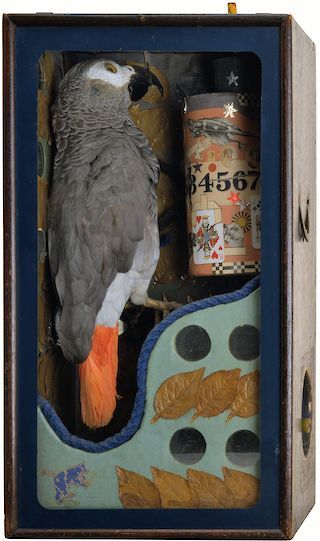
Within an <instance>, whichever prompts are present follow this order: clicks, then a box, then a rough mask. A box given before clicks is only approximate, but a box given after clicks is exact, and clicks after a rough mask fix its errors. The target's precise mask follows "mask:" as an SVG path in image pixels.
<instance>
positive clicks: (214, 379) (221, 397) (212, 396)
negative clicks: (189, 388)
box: [192, 368, 241, 419]
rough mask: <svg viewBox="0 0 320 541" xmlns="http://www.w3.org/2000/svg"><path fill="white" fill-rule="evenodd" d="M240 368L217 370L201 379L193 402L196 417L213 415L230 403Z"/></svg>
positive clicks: (227, 406)
mask: <svg viewBox="0 0 320 541" xmlns="http://www.w3.org/2000/svg"><path fill="white" fill-rule="evenodd" d="M240 372H241V371H240V369H239V368H236V369H235V370H219V371H218V372H213V374H210V375H209V376H207V377H206V378H205V379H204V380H202V382H201V384H200V388H199V393H198V399H197V401H196V404H195V414H194V416H193V417H192V419H196V418H197V417H199V416H200V417H215V416H216V415H219V414H220V413H222V412H223V411H225V410H226V409H227V408H229V407H230V405H231V404H232V402H233V400H234V398H235V395H236V392H237V387H238V381H239V378H240Z"/></svg>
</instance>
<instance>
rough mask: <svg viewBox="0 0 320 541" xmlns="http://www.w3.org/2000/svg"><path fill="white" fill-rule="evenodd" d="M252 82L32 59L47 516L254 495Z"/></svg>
mask: <svg viewBox="0 0 320 541" xmlns="http://www.w3.org/2000/svg"><path fill="white" fill-rule="evenodd" d="M260 71H261V67H260V62H259V60H258V58H257V57H256V56H255V55H253V54H250V53H239V54H233V53H232V54H231V53H216V52H214V51H213V52H212V53H174V52H172V53H146V52H144V53H143V52H141V51H136V52H134V51H130V52H129V51H127V52H103V53H101V52H99V53H98V52H76V51H73V52H67V51H66V52H62V53H61V52H55V51H48V52H46V53H45V54H44V55H43V56H42V57H41V58H40V60H39V90H38V179H37V181H38V230H39V235H38V238H39V242H38V254H39V255H38V276H39V278H38V285H39V298H38V314H39V320H38V346H39V360H38V390H39V416H38V499H39V502H40V504H41V505H42V506H43V507H45V508H48V509H54V510H61V509H73V508H75V509H87V508H88V509H109V508H110V509H112V508H115V509H116V508H133V509H136V508H149V509H150V508H160V507H162V508H212V509H218V508H230V509H231V508H247V507H252V506H253V505H255V504H256V503H257V501H258V500H259V497H260V485H259V477H260V415H259V407H260V395H259V383H260V371H259V369H260V290H259V280H258V276H256V275H257V274H258V273H259V270H260V221H261V218H260V213H261V204H260V191H261V189H260V165H259V155H260V137H259V135H260V123H259V115H260V76H261V73H260ZM65 76H66V77H65ZM64 77H65V78H64ZM156 185H157V188H156ZM156 202H157V206H156ZM158 245H159V246H158ZM305 403H307V399H306V400H305ZM305 439H306V438H305ZM304 445H306V444H305V443H304Z"/></svg>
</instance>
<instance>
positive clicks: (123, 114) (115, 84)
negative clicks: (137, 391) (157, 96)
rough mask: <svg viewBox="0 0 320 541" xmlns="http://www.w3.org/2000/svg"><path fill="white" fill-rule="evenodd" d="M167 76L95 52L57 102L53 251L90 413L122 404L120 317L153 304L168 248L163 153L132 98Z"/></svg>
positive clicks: (61, 321)
mask: <svg viewBox="0 0 320 541" xmlns="http://www.w3.org/2000/svg"><path fill="white" fill-rule="evenodd" d="M153 84H155V85H157V86H158V88H159V90H160V92H161V93H162V92H163V90H162V86H161V83H160V81H159V80H158V79H157V78H156V77H155V75H154V74H152V73H151V72H150V71H149V70H148V69H144V68H133V67H132V66H128V65H126V66H120V65H118V64H117V63H116V62H113V61H111V60H94V61H92V60H90V61H86V62H81V63H79V64H77V65H75V66H74V67H73V68H71V69H70V70H69V71H68V72H67V74H66V76H65V77H64V79H63V80H62V82H61V84H60V87H59V89H58V95H57V99H56V102H55V104H54V107H53V130H54V135H55V142H56V155H55V161H54V173H53V182H52V186H51V191H50V196H49V202H48V252H49V263H50V269H51V274H52V277H53V280H54V283H55V287H56V291H57V295H58V300H59V305H60V307H59V310H58V313H57V316H56V331H57V334H58V338H59V343H60V346H61V348H62V351H63V354H64V356H65V358H66V359H67V360H68V361H70V362H72V363H76V364H79V379H80V401H81V416H82V420H83V422H84V423H85V424H86V425H87V426H89V427H91V428H97V427H100V426H104V425H106V424H108V422H109V421H110V419H111V418H112V416H113V412H114V409H115V407H116V398H117V393H116V378H117V367H118V321H119V319H120V316H121V313H122V311H123V309H124V306H125V304H126V302H127V301H128V299H130V300H131V301H132V302H133V303H135V304H140V305H142V304H144V303H145V302H146V299H147V290H148V286H149V283H150V280H151V278H152V275H153V273H154V271H155V268H156V265H157V261H158V258H159V232H158V221H157V197H156V186H157V182H158V177H159V165H158V161H157V159H156V157H155V155H154V153H153V151H152V150H151V147H150V145H149V143H148V141H147V139H146V138H145V136H144V135H143V134H142V132H141V131H140V130H139V129H138V128H137V127H136V125H135V124H134V122H133V121H132V119H131V117H130V113H129V107H130V105H131V104H132V102H136V101H137V100H139V99H140V98H142V97H143V96H144V94H145V93H146V92H147V90H148V87H149V86H150V85H153Z"/></svg>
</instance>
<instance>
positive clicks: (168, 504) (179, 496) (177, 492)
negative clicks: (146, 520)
mask: <svg viewBox="0 0 320 541" xmlns="http://www.w3.org/2000/svg"><path fill="white" fill-rule="evenodd" d="M151 471H152V475H153V481H154V484H155V485H156V487H157V489H158V490H159V492H160V499H161V507H163V508H165V509H169V508H174V509H178V508H180V509H194V508H197V507H198V500H197V497H196V494H195V493H194V492H192V491H191V489H190V486H189V483H188V481H186V479H184V478H183V477H181V475H177V474H175V473H170V472H167V471H164V470H159V469H158V468H154V467H152V468H151Z"/></svg>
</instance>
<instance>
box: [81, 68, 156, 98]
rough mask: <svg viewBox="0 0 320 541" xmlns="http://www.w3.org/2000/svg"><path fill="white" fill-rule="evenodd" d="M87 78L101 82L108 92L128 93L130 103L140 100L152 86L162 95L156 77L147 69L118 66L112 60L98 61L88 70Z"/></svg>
mask: <svg viewBox="0 0 320 541" xmlns="http://www.w3.org/2000/svg"><path fill="white" fill-rule="evenodd" d="M87 77H88V79H91V80H95V81H102V83H103V84H105V85H107V86H108V90H109V91H110V90H112V89H114V90H115V91H117V90H118V89H121V90H122V91H123V92H126V91H128V94H129V97H130V100H131V101H132V102H136V101H138V100H140V99H141V98H142V97H143V96H144V95H145V94H146V93H147V91H148V88H149V87H150V86H152V85H155V86H157V87H158V88H159V90H160V92H161V94H163V88H162V85H161V83H160V81H159V79H158V77H156V75H155V74H154V73H152V72H151V71H150V70H149V68H147V67H145V68H144V67H141V66H137V65H136V66H135V67H133V66H129V65H125V66H120V65H119V64H117V63H116V62H114V61H113V60H100V61H97V62H95V63H94V64H93V65H92V66H91V67H90V68H89V69H88V72H87Z"/></svg>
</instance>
